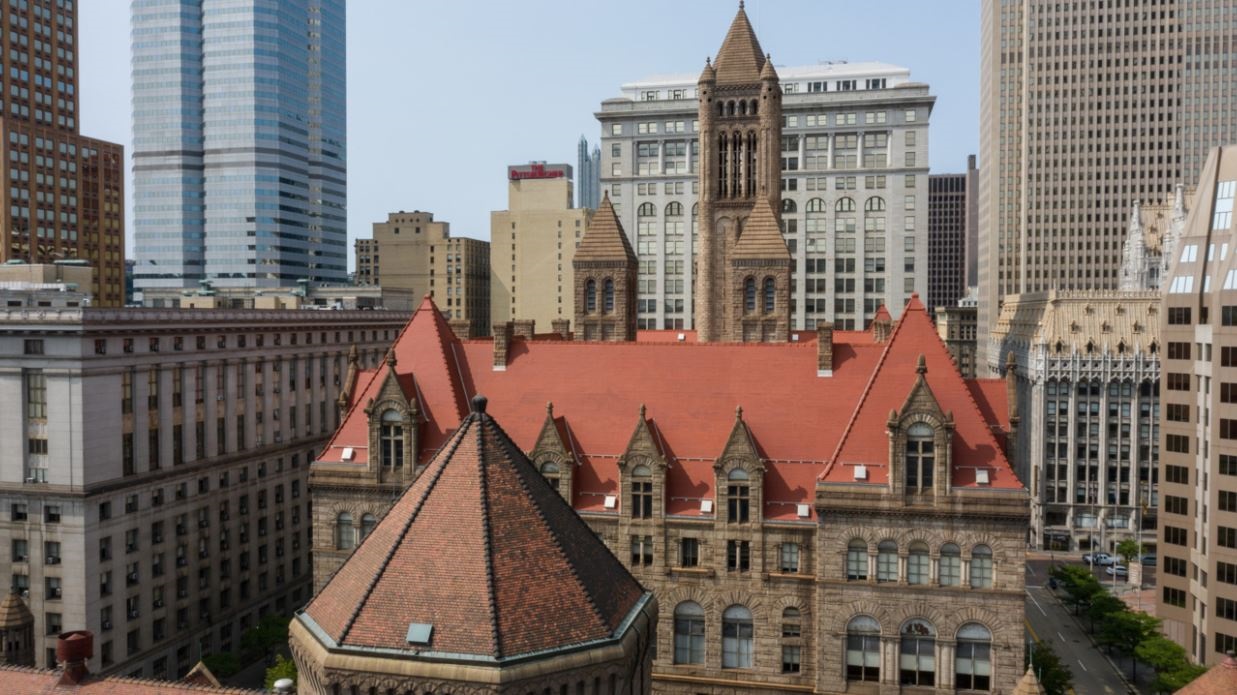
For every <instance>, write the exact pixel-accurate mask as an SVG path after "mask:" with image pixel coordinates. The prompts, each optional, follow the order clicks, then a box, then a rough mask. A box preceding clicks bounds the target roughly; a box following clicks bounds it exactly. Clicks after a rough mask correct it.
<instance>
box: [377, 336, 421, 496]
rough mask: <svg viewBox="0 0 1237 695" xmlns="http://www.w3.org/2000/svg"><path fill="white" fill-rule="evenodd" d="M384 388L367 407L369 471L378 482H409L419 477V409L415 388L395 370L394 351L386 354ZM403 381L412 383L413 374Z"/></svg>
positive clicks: (402, 483)
mask: <svg viewBox="0 0 1237 695" xmlns="http://www.w3.org/2000/svg"><path fill="white" fill-rule="evenodd" d="M383 369H384V372H385V373H384V375H383V377H382V379H383V381H382V388H381V389H379V391H378V394H377V396H376V397H374V398H373V399H371V400H370V401H369V403H367V404H366V406H365V415H366V416H367V417H368V419H369V472H370V474H372V475H373V476H374V478H375V480H376V481H377V482H378V483H394V484H398V485H408V484H409V483H411V482H412V481H413V479H414V478H415V477H416V464H417V439H418V432H417V426H418V424H419V421H420V417H419V415H420V412H419V409H418V407H417V401H416V398H415V397H412V398H410V397H409V395H408V393H407V392H406V391H408V392H412V393H415V392H416V388H415V387H411V388H408V389H405V388H404V384H403V383H401V381H402V379H401V377H400V375H399V373H398V372H397V371H396V369H395V353H393V352H390V353H387V359H386V364H385V366H384V368H383ZM403 380H407V381H408V382H409V385H411V384H412V376H411V375H406V376H405V377H403Z"/></svg>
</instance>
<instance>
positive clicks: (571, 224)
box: [490, 162, 592, 331]
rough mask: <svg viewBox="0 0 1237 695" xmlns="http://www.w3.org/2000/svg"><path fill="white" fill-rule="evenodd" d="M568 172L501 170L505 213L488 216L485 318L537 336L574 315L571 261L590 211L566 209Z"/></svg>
mask: <svg viewBox="0 0 1237 695" xmlns="http://www.w3.org/2000/svg"><path fill="white" fill-rule="evenodd" d="M571 190H572V179H571V167H570V166H568V165H566V164H545V163H542V162H532V163H530V164H527V165H523V166H512V167H507V209H506V210H495V211H493V212H491V213H490V319H491V321H492V322H494V323H505V322H507V321H513V320H517V319H518V320H532V321H535V322H536V326H539V327H540V330H542V331H548V330H550V322H551V321H555V320H558V319H571V317H572V316H574V315H575V301H574V295H573V294H572V275H571V260H572V259H573V258H574V257H575V252H576V244H578V243H580V239H581V238H583V236H584V232H585V230H586V229H587V228H588V222H589V217H590V215H591V214H592V211H590V210H587V209H585V208H573V207H571Z"/></svg>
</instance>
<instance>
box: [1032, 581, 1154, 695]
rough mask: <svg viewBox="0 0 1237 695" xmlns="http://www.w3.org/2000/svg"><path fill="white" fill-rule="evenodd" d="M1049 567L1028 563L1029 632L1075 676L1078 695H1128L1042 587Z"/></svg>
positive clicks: (1059, 604) (1119, 678) (1115, 675)
mask: <svg viewBox="0 0 1237 695" xmlns="http://www.w3.org/2000/svg"><path fill="white" fill-rule="evenodd" d="M1047 581H1048V575H1047V563H1042V564H1041V563H1038V562H1031V563H1027V608H1026V615H1027V629H1028V631H1029V632H1030V633H1031V636H1032V637H1034V638H1036V639H1038V640H1041V641H1043V642H1046V643H1048V644H1049V645H1050V646H1051V647H1052V650H1053V651H1055V652H1056V653H1057V656H1059V657H1060V658H1061V661H1062V662H1064V663H1065V665H1066V666H1068V667H1069V669H1070V671H1072V672H1073V674H1074V690H1075V692H1077V693H1078V695H1125V694H1126V693H1128V692H1130V691H1129V690H1128V689H1127V688H1126V686H1125V683H1123V682H1122V680H1121V677H1120V676H1118V675H1117V672H1116V671H1115V670H1114V669H1113V667H1112V665H1111V664H1110V663H1109V662H1108V660H1107V659H1106V658H1105V657H1104V655H1103V654H1102V653H1100V651H1099V650H1097V649H1096V648H1095V647H1094V646H1092V644H1091V642H1090V640H1088V639H1087V635H1086V633H1084V632H1083V631H1082V628H1080V627H1079V626H1078V624H1077V623H1076V622H1075V621H1074V619H1073V617H1072V616H1071V615H1070V614H1069V609H1067V608H1066V607H1065V606H1063V605H1061V603H1060V602H1058V601H1057V600H1056V598H1054V597H1053V596H1052V592H1051V591H1049V590H1048V589H1047V588H1045V587H1044V586H1043V584H1044V583H1046V582H1047Z"/></svg>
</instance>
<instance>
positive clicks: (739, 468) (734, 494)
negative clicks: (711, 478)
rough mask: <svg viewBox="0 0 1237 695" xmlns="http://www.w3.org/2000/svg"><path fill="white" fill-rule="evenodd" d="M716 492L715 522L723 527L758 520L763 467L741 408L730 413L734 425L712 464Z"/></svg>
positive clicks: (762, 490)
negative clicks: (720, 523) (725, 524)
mask: <svg viewBox="0 0 1237 695" xmlns="http://www.w3.org/2000/svg"><path fill="white" fill-rule="evenodd" d="M713 471H714V475H715V476H716V482H715V485H714V488H715V489H716V490H717V519H718V520H719V521H721V522H724V523H727V524H746V523H750V522H753V521H760V517H761V513H762V510H763V506H762V500H763V497H764V473H765V466H764V463H763V462H762V461H761V459H760V453H759V452H758V451H757V449H756V440H755V439H754V438H753V437H752V432H751V430H750V429H748V427H747V423H746V422H744V421H743V408H742V407H737V408H735V411H734V426H733V427H731V428H730V436H729V437H727V438H726V446H725V448H723V449H722V454H721V456H718V457H717V459H716V460H715V461H714V462H713Z"/></svg>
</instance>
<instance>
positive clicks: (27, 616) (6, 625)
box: [0, 589, 34, 630]
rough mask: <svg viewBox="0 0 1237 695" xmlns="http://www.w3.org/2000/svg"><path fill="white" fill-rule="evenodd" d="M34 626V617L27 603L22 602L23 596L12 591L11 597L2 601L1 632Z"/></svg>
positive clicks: (0, 609)
mask: <svg viewBox="0 0 1237 695" xmlns="http://www.w3.org/2000/svg"><path fill="white" fill-rule="evenodd" d="M33 624H34V615H33V614H32V613H31V612H30V609H29V608H27V607H26V602H25V601H23V600H21V594H19V593H17V590H16V589H14V590H13V591H10V592H9V595H8V596H5V597H4V600H3V601H0V630H11V629H13V628H16V627H22V626H23V625H33Z"/></svg>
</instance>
